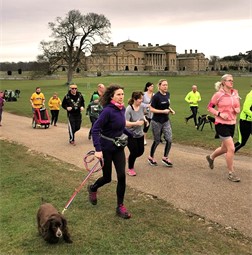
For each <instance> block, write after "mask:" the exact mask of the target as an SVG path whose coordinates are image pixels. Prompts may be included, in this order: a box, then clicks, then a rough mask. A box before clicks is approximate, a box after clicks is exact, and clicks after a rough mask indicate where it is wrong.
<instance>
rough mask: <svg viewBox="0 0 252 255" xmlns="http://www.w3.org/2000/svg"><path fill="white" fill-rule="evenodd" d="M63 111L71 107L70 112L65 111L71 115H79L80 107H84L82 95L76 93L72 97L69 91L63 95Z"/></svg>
mask: <svg viewBox="0 0 252 255" xmlns="http://www.w3.org/2000/svg"><path fill="white" fill-rule="evenodd" d="M62 107H63V109H65V110H67V107H72V110H71V111H67V113H68V114H71V115H73V116H74V115H79V114H81V109H80V108H81V107H85V101H84V98H83V96H82V94H81V93H80V92H79V91H77V93H76V95H73V94H72V93H71V92H70V91H69V92H68V93H67V94H66V95H65V97H64V99H63V101H62Z"/></svg>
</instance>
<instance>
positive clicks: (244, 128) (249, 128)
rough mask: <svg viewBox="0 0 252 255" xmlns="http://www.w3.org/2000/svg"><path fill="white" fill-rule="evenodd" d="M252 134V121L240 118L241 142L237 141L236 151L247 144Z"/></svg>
mask: <svg viewBox="0 0 252 255" xmlns="http://www.w3.org/2000/svg"><path fill="white" fill-rule="evenodd" d="M250 135H252V122H251V121H247V120H240V122H239V142H236V143H235V152H237V151H238V150H240V149H241V147H243V146H245V144H246V143H247V141H248V139H249V136H250Z"/></svg>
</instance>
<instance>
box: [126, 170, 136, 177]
mask: <svg viewBox="0 0 252 255" xmlns="http://www.w3.org/2000/svg"><path fill="white" fill-rule="evenodd" d="M127 174H128V175H129V176H136V172H135V170H134V169H133V168H132V169H129V170H128V172H127Z"/></svg>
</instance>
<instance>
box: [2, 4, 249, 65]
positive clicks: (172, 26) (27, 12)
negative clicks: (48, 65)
mask: <svg viewBox="0 0 252 255" xmlns="http://www.w3.org/2000/svg"><path fill="white" fill-rule="evenodd" d="M74 9H75V10H79V11H80V12H81V13H82V14H87V13H89V12H94V13H97V14H103V15H105V16H106V17H107V18H108V19H109V21H110V22H111V35H110V37H111V39H110V41H111V42H114V44H117V43H119V42H122V41H125V40H128V39H130V40H132V41H136V42H139V44H141V45H143V44H148V43H152V44H153V45H155V44H159V45H162V44H166V43H170V44H173V45H175V46H176V47H177V53H184V51H185V50H188V51H189V50H190V49H192V50H193V51H194V50H196V49H197V50H198V52H202V53H204V54H205V56H206V57H208V58H209V57H210V56H212V55H216V56H219V57H224V56H227V55H237V54H239V52H241V53H246V51H248V50H251V49H252V39H251V38H252V37H251V33H252V0H183V1H181V0H180V1H178V0H173V1H171V0H124V1H122V0H90V1H88V0H19V1H17V0H0V24H1V25H0V26H1V37H0V41H1V45H0V62H3V61H9V62H12V61H14V62H18V61H35V60H36V56H37V55H38V54H41V51H40V50H39V43H40V41H42V40H45V41H49V40H51V38H50V37H49V36H50V34H51V30H50V29H49V28H48V22H54V21H55V19H56V17H63V18H64V17H65V16H66V14H67V13H68V12H69V11H70V10H74Z"/></svg>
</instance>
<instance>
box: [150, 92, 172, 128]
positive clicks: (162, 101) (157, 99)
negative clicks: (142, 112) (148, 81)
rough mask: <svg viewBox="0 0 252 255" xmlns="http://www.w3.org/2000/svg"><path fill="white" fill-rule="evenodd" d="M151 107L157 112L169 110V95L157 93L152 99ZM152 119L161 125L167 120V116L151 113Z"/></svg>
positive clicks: (167, 93)
mask: <svg viewBox="0 0 252 255" xmlns="http://www.w3.org/2000/svg"><path fill="white" fill-rule="evenodd" d="M151 106H152V107H153V108H155V109H157V110H165V109H169V107H170V93H169V92H166V94H165V95H163V94H161V93H160V92H157V93H156V94H155V95H154V96H153V97H152V101H151ZM152 119H153V120H154V121H156V122H159V123H162V124H163V123H165V122H166V121H168V120H169V114H164V113H153V117H152Z"/></svg>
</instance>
